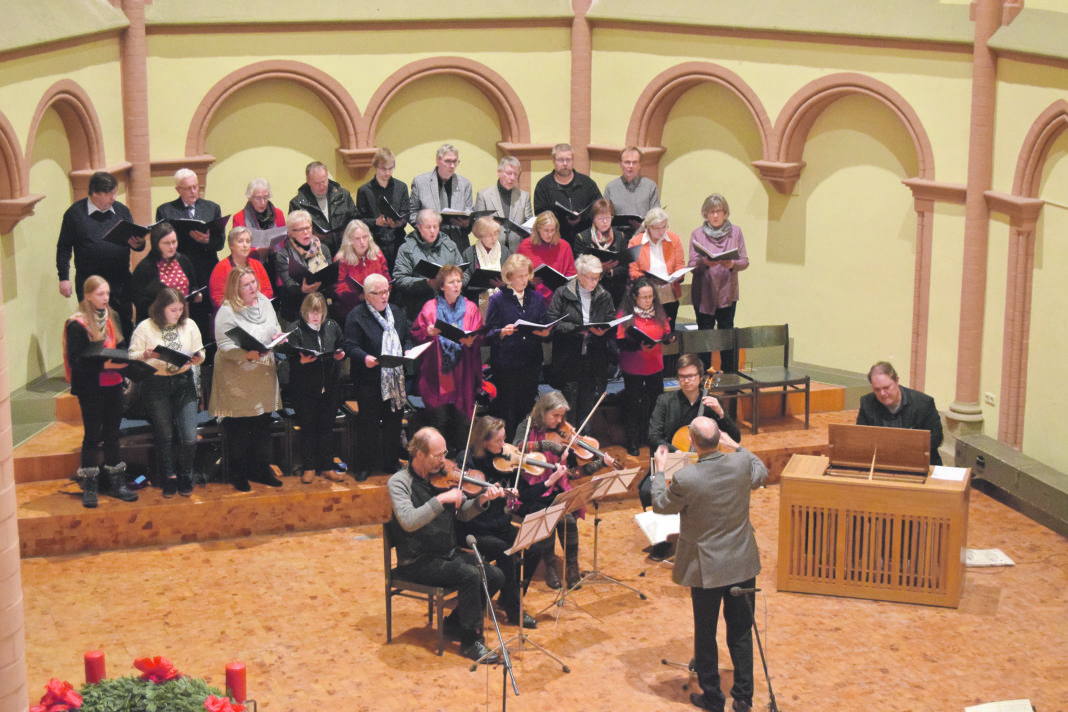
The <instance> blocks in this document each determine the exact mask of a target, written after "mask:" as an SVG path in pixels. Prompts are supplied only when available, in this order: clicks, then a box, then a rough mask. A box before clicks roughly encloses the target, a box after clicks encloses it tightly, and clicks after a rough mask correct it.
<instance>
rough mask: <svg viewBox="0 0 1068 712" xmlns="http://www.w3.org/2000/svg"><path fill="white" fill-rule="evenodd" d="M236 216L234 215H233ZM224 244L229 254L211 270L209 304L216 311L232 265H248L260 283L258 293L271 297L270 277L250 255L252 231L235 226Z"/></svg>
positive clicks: (272, 292) (223, 293) (272, 295)
mask: <svg viewBox="0 0 1068 712" xmlns="http://www.w3.org/2000/svg"><path fill="white" fill-rule="evenodd" d="M234 217H235V218H236V217H237V216H236V215H235V216H234ZM226 244H227V246H228V247H229V248H230V256H229V257H227V258H226V259H225V260H219V262H218V263H217V264H216V265H215V269H213V270H212V271H211V278H210V279H209V280H208V292H209V293H210V294H211V305H212V306H213V307H215V310H216V311H218V310H219V307H220V306H222V302H223V298H224V297H225V295H226V278H227V277H229V276H230V270H232V269H233V268H234V267H248V268H249V269H251V270H252V273H253V274H255V275H256V281H257V282H259V285H260V293H261V294H262V295H263V296H265V297H267V298H268V299H271V298H272V297H274V290H273V289H272V288H271V279H270V277H268V276H267V270H266V269H264V267H263V264H262V263H261V262H260V261H259V260H257V259H256V258H255V257H252V256H251V255H252V233H251V232H250V231H249V229H248V228H247V227H235V228H234V229H233V230H231V231H230V234H229V235H227V237H226Z"/></svg>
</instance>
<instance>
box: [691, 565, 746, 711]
mask: <svg viewBox="0 0 1068 712" xmlns="http://www.w3.org/2000/svg"><path fill="white" fill-rule="evenodd" d="M755 585H756V579H755V578H751V579H749V580H748V581H741V582H739V583H736V584H731V586H739V587H741V588H753V587H754V586H755ZM731 586H720V587H719V588H691V589H690V599H691V601H692V603H693V655H694V661H695V663H694V664H695V669H696V671H697V682H698V683H699V684H700V685H701V690H702V692H704V696H705V699H706V700H707V701H708V702H711V703H712V706H713V707H718V708H719V709H723V706H724V703H725V702H726V698H725V697H724V696H723V692H722V691H721V690H720V688H719V649H718V648H717V647H716V627H717V625H718V623H719V606H720V602H721V601H722V603H723V620H724V622H725V623H726V624H727V649H728V650H729V651H730V655H731V663H733V665H734V684H733V685H732V686H731V697H732V698H734V699H735V700H738V701H739V702H744V703H745V704H747V705H752V704H753V616H752V614H751V613H750V612H749V603H747V602H746V601H745V599H744V598H743V596H744V595H747V594H743V595H742V596H732V595H730V589H731ZM748 595H751V594H748Z"/></svg>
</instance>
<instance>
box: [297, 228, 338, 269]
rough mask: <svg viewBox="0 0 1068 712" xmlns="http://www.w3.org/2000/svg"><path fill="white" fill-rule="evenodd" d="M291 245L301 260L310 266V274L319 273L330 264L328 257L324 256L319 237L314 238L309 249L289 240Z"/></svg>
mask: <svg viewBox="0 0 1068 712" xmlns="http://www.w3.org/2000/svg"><path fill="white" fill-rule="evenodd" d="M289 244H291V245H292V246H293V251H294V252H296V253H297V254H298V255H300V257H301V259H303V260H304V262H305V263H306V264H307V265H308V272H310V273H315V272H318V271H319V270H321V269H322V268H323V267H326V266H327V265H328V264H329V262H327V260H326V257H325V256H324V255H323V251H322V248H321V246H320V244H319V238H318V237H315V236H312V239H311V244H310V245H308V247H307V249H305V248H304V246H303V245H301V244H300V243H299V242H297V241H296V240H293V239H290V240H289Z"/></svg>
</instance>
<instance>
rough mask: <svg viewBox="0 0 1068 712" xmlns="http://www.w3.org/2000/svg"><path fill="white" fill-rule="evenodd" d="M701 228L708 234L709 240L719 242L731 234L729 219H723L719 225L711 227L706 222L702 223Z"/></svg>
mask: <svg viewBox="0 0 1068 712" xmlns="http://www.w3.org/2000/svg"><path fill="white" fill-rule="evenodd" d="M701 230H703V231H704V233H705V235H707V236H708V239H709V240H715V241H716V242H719V241H720V240H722V239H723V238H725V237H726V236H727V235H730V234H731V221H730V220H724V221H723V224H722V225H720V226H719V227H712V226H711V225H709V224H708V223H707V222H706V223H705V224H704V225H702V226H701Z"/></svg>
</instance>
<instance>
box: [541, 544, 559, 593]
mask: <svg viewBox="0 0 1068 712" xmlns="http://www.w3.org/2000/svg"><path fill="white" fill-rule="evenodd" d="M550 541H552V540H551V539H550ZM541 563H542V565H543V566H545V585H546V586H548V587H549V588H551V589H558V588H560V585H561V584H560V572H559V571H558V570H557V560H556V552H555V551H553V550H552V549H546V550H544V551H542V554H541Z"/></svg>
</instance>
